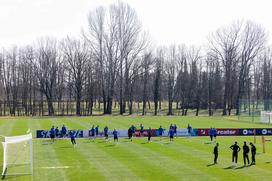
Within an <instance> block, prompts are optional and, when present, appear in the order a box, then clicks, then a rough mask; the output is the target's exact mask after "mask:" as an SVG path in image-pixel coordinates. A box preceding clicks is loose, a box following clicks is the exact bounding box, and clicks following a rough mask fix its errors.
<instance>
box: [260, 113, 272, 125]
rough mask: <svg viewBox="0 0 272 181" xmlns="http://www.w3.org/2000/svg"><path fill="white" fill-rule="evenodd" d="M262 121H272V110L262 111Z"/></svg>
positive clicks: (269, 122)
mask: <svg viewBox="0 0 272 181" xmlns="http://www.w3.org/2000/svg"><path fill="white" fill-rule="evenodd" d="M260 121H261V123H267V124H271V123H272V112H271V111H261V117H260Z"/></svg>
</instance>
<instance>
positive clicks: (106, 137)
mask: <svg viewBox="0 0 272 181" xmlns="http://www.w3.org/2000/svg"><path fill="white" fill-rule="evenodd" d="M108 132H109V128H108V126H105V128H104V136H105V140H108V138H109V134H108Z"/></svg>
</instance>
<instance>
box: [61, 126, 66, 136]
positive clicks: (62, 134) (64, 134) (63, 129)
mask: <svg viewBox="0 0 272 181" xmlns="http://www.w3.org/2000/svg"><path fill="white" fill-rule="evenodd" d="M66 132H67V129H66V127H65V125H63V126H62V128H61V136H62V137H63V138H64V137H65V136H66Z"/></svg>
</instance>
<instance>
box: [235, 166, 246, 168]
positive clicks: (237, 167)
mask: <svg viewBox="0 0 272 181" xmlns="http://www.w3.org/2000/svg"><path fill="white" fill-rule="evenodd" d="M246 167H249V166H240V167H237V168H235V169H243V168H246Z"/></svg>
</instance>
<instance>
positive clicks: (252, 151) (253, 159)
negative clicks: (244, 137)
mask: <svg viewBox="0 0 272 181" xmlns="http://www.w3.org/2000/svg"><path fill="white" fill-rule="evenodd" d="M249 144H250V146H251V159H252V161H251V165H255V164H256V162H255V155H256V147H255V145H253V143H251V142H250V143H249Z"/></svg>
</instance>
